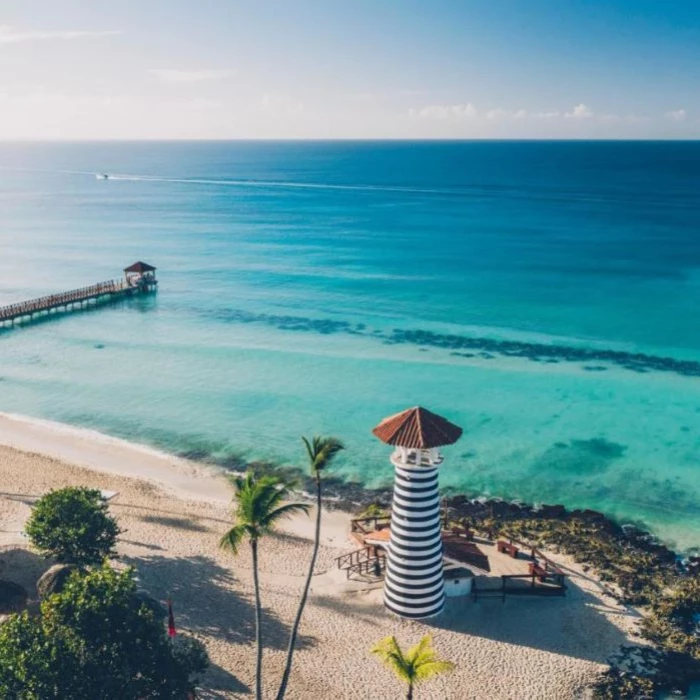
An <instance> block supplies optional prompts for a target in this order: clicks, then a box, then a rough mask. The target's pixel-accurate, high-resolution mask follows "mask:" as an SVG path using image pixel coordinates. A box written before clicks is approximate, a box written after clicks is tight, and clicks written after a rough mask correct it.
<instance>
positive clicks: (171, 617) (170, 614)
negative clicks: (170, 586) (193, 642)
mask: <svg viewBox="0 0 700 700" xmlns="http://www.w3.org/2000/svg"><path fill="white" fill-rule="evenodd" d="M176 634H177V630H176V629H175V616H174V615H173V602H172V601H171V600H170V598H168V637H170V638H172V637H174V636H175V635H176Z"/></svg>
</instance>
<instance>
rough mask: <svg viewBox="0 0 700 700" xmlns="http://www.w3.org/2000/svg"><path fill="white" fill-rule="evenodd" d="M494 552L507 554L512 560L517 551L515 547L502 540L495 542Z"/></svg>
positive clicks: (515, 556)
mask: <svg viewBox="0 0 700 700" xmlns="http://www.w3.org/2000/svg"><path fill="white" fill-rule="evenodd" d="M496 550H497V551H498V552H501V553H502V554H507V555H508V556H509V557H513V559H516V558H517V556H518V551H519V550H518V548H517V547H516V546H515V545H513V544H510V542H504V541H503V540H498V542H496Z"/></svg>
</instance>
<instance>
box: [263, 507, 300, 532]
mask: <svg viewBox="0 0 700 700" xmlns="http://www.w3.org/2000/svg"><path fill="white" fill-rule="evenodd" d="M297 513H305V514H306V515H308V514H309V505H308V503H285V504H284V505H281V506H280V507H279V508H275V510H273V511H272V512H271V513H268V514H267V516H266V517H265V519H264V520H263V521H262V522H261V525H262V526H263V527H264V528H265V530H266V531H267V532H269V531H270V530H272V529H274V527H275V525H276V524H277V523H278V522H279V521H280V520H283V519H284V518H289V517H291V516H292V515H296V514H297Z"/></svg>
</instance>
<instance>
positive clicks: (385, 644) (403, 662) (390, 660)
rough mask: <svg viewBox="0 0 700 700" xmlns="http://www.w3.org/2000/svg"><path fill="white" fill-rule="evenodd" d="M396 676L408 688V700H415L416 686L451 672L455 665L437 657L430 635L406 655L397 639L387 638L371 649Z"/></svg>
mask: <svg viewBox="0 0 700 700" xmlns="http://www.w3.org/2000/svg"><path fill="white" fill-rule="evenodd" d="M371 651H372V653H373V654H376V655H377V656H378V657H379V658H380V659H381V661H382V662H383V663H384V665H386V666H387V667H388V668H390V669H391V670H392V671H393V672H394V675H395V676H396V677H397V678H398V679H399V680H401V681H403V682H404V683H406V685H407V686H408V691H407V693H406V700H413V690H414V688H415V686H416V685H417V684H418V683H420V682H422V681H426V680H428V679H429V678H434V677H435V676H437V675H439V674H441V673H446V672H447V671H451V670H452V669H453V668H454V664H452V663H451V662H449V661H442V660H441V659H438V658H437V657H436V653H435V650H434V649H433V647H432V639H431V637H430V635H426V636H425V637H423V639H421V640H420V642H418V644H416V645H415V646H413V647H411V648H410V649H409V650H408V651H407V652H406V653H405V654H404V652H403V651H402V650H401V647H400V646H399V643H398V642H397V641H396V637H386V638H385V639H382V640H381V641H380V642H378V643H377V644H376V645H375V646H374V647H372V649H371Z"/></svg>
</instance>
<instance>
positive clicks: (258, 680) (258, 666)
mask: <svg viewBox="0 0 700 700" xmlns="http://www.w3.org/2000/svg"><path fill="white" fill-rule="evenodd" d="M250 548H251V549H252V550H253V586H254V588H255V646H256V657H255V700H262V650H263V647H262V630H261V627H262V607H261V605H260V581H259V580H258V541H257V540H251V541H250Z"/></svg>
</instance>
